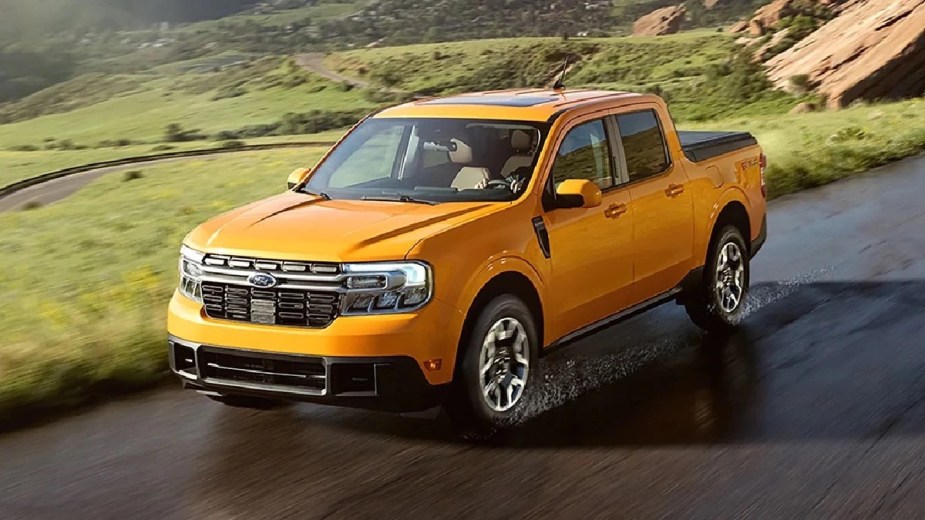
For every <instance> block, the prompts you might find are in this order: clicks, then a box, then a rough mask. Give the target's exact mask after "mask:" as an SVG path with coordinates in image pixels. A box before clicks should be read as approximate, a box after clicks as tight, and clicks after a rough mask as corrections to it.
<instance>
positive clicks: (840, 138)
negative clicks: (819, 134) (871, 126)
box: [829, 126, 868, 143]
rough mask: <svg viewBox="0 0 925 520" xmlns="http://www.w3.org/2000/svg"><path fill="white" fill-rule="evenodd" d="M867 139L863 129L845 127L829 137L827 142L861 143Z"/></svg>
mask: <svg viewBox="0 0 925 520" xmlns="http://www.w3.org/2000/svg"><path fill="white" fill-rule="evenodd" d="M867 138H868V134H867V131H866V130H864V129H863V128H861V127H859V126H846V127H844V128H840V129H839V130H838V131H837V132H835V133H834V134H832V135H831V136H829V141H831V142H833V143H844V142H846V141H861V140H864V139H867Z"/></svg>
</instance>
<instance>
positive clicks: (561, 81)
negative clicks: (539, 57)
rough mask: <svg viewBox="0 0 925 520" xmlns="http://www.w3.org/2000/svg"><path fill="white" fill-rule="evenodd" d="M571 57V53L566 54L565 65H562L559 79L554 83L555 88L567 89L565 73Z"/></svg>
mask: <svg viewBox="0 0 925 520" xmlns="http://www.w3.org/2000/svg"><path fill="white" fill-rule="evenodd" d="M571 59H572V57H571V56H570V55H566V56H565V65H563V66H562V74H559V79H557V80H556V82H555V83H553V85H552V88H553V90H564V89H565V83H564V81H565V73H566V72H568V66H569V62H570V61H571Z"/></svg>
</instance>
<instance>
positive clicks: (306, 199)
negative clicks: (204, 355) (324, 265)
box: [186, 192, 498, 262]
mask: <svg viewBox="0 0 925 520" xmlns="http://www.w3.org/2000/svg"><path fill="white" fill-rule="evenodd" d="M493 206H495V207H497V206H498V204H497V203H494V204H488V203H445V204H438V205H433V206H431V205H426V204H412V203H402V202H380V201H358V200H324V199H321V198H318V197H312V196H309V195H305V194H300V193H293V192H287V193H284V194H282V195H277V196H275V197H271V198H269V199H265V200H262V201H259V202H256V203H253V204H250V205H248V206H244V207H241V208H238V209H235V210H232V211H230V212H228V213H225V214H224V215H221V216H219V217H217V218H214V219H212V220H210V221H208V222H206V223H204V224H202V225H200V226H199V227H197V228H196V229H195V230H193V232H192V233H190V235H189V236H188V237H187V239H186V243H187V245H189V246H190V247H193V248H196V249H199V250H203V251H207V252H211V253H217V254H228V255H239V256H251V257H263V258H274V259H280V260H307V261H321V262H345V261H352V262H361V261H375V260H398V259H401V258H404V257H405V255H407V253H408V251H409V250H410V249H411V248H412V247H414V245H415V244H417V243H418V242H419V241H420V240H422V239H424V238H427V237H428V236H431V235H433V234H435V233H437V232H439V231H441V230H444V229H447V228H449V227H453V226H455V225H457V224H461V223H463V222H466V221H469V220H471V219H473V218H475V217H476V216H478V215H480V214H482V213H484V212H488V211H491V208H492V207H493Z"/></svg>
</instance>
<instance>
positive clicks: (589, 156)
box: [552, 119, 613, 190]
mask: <svg viewBox="0 0 925 520" xmlns="http://www.w3.org/2000/svg"><path fill="white" fill-rule="evenodd" d="M552 177H553V181H554V182H555V183H556V186H558V185H559V183H561V182H562V181H565V180H568V179H587V180H589V181H591V182H594V183H596V184H597V185H598V186H600V188H601V189H602V190H606V189H607V188H610V187H611V186H613V171H612V169H611V162H610V144H609V143H608V141H607V132H606V131H605V130H604V121H603V120H601V119H598V120H596V121H591V122H590V123H584V124H582V125H579V126H576V127H575V128H573V129H571V130H569V132H568V133H567V134H565V139H563V141H562V145H561V146H559V151H558V153H557V154H556V162H555V163H554V164H553V167H552Z"/></svg>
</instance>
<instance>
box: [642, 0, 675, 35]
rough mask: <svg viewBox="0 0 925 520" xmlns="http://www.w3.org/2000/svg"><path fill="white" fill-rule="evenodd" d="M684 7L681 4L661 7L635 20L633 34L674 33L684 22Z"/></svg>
mask: <svg viewBox="0 0 925 520" xmlns="http://www.w3.org/2000/svg"><path fill="white" fill-rule="evenodd" d="M685 13H686V9H684V6H683V5H676V6H669V7H663V8H661V9H656V10H655V11H652V12H651V13H649V14H647V15H645V16H643V17H641V18H639V19H638V20H636V23H634V24H633V36H661V35H663V34H674V33H676V32H678V31H679V30H680V29H681V25H682V24H683V23H684V14H685Z"/></svg>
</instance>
